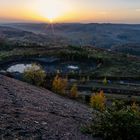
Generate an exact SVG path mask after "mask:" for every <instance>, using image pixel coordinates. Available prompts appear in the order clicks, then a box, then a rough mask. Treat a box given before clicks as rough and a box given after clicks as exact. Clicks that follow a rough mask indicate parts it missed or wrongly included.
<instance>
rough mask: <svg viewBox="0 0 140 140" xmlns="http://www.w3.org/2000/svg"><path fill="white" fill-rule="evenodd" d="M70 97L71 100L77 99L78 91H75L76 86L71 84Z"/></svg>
mask: <svg viewBox="0 0 140 140" xmlns="http://www.w3.org/2000/svg"><path fill="white" fill-rule="evenodd" d="M70 97H71V98H77V97H78V89H77V84H73V86H72V87H71V90H70Z"/></svg>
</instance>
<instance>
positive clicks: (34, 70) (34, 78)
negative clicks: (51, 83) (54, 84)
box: [23, 64, 46, 86]
mask: <svg viewBox="0 0 140 140" xmlns="http://www.w3.org/2000/svg"><path fill="white" fill-rule="evenodd" d="M23 77H24V79H25V81H27V82H29V83H31V84H34V85H36V86H41V85H43V84H44V81H45V78H46V73H45V71H44V70H43V69H42V68H41V66H39V65H37V64H32V66H31V67H29V68H27V69H26V70H25V71H24V73H23Z"/></svg>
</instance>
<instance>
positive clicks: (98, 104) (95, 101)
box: [90, 91, 106, 111]
mask: <svg viewBox="0 0 140 140" xmlns="http://www.w3.org/2000/svg"><path fill="white" fill-rule="evenodd" d="M105 102H106V98H105V95H104V92H103V91H100V92H99V93H96V94H93V95H92V96H91V98H90V105H91V107H93V108H94V109H97V110H100V111H103V110H104V109H105Z"/></svg>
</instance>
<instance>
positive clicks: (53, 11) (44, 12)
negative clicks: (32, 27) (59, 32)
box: [35, 0, 69, 22]
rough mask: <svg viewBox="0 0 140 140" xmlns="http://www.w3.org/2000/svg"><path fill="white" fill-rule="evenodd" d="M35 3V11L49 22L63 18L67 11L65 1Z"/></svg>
mask: <svg viewBox="0 0 140 140" xmlns="http://www.w3.org/2000/svg"><path fill="white" fill-rule="evenodd" d="M35 3H36V11H37V12H38V13H39V14H40V16H42V17H44V18H46V19H48V20H49V21H50V22H53V21H54V20H55V19H56V18H59V17H60V16H63V15H64V14H65V13H66V12H68V10H69V5H68V3H67V0H59V1H58V0H51V1H50V0H40V1H36V2H35Z"/></svg>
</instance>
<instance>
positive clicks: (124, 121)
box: [82, 95, 140, 140]
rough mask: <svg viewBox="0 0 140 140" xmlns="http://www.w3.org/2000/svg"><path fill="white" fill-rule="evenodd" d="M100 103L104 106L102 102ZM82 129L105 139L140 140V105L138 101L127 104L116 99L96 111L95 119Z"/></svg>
mask: <svg viewBox="0 0 140 140" xmlns="http://www.w3.org/2000/svg"><path fill="white" fill-rule="evenodd" d="M98 96H99V95H98ZM96 97H97V96H96ZM93 99H94V100H95V97H94V98H93ZM97 101H98V100H97ZM94 102H95V101H94ZM97 103H98V102H97ZM99 104H101V105H100V106H101V107H102V103H99ZM92 107H93V108H95V109H96V108H97V107H98V106H97V105H96V104H93V106H92ZM82 131H83V132H85V133H91V134H92V135H93V136H96V137H101V138H103V139H105V140H132V139H133V140H139V137H140V133H139V132H140V107H139V106H138V105H137V104H136V103H133V104H132V105H127V104H125V103H124V102H120V101H115V102H113V103H112V105H111V106H106V107H105V108H104V109H101V110H100V109H99V111H94V113H93V121H92V122H91V124H90V125H89V126H87V127H83V128H82Z"/></svg>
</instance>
